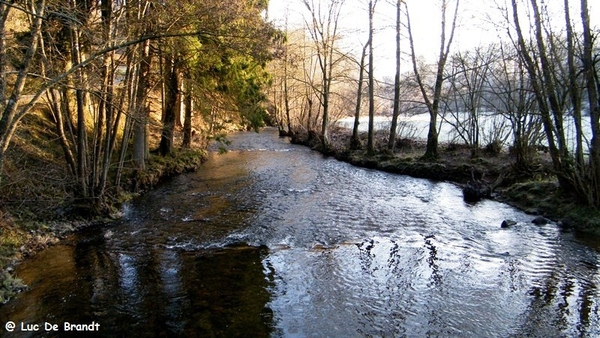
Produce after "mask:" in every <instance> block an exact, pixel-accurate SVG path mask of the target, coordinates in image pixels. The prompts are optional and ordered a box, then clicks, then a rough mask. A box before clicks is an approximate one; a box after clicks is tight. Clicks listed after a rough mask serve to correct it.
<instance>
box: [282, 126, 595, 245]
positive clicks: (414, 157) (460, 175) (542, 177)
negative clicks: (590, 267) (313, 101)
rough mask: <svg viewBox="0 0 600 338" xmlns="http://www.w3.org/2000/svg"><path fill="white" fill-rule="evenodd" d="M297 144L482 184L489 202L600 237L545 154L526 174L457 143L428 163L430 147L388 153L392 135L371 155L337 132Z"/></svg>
mask: <svg viewBox="0 0 600 338" xmlns="http://www.w3.org/2000/svg"><path fill="white" fill-rule="evenodd" d="M282 136H289V137H290V139H291V142H292V143H295V144H301V145H305V146H308V147H311V148H312V149H313V150H316V151H319V152H321V153H323V154H325V155H327V156H333V157H335V158H336V159H338V160H340V161H344V162H348V163H350V164H352V165H355V166H359V167H365V168H371V169H376V170H382V171H386V172H390V173H395V174H401V175H408V176H411V177H416V178H425V179H430V180H434V181H448V182H454V183H456V184H458V185H459V186H461V187H465V186H467V185H468V184H472V183H473V182H477V184H481V185H483V186H486V187H489V188H490V190H491V194H490V195H489V198H492V199H494V200H497V201H501V202H504V203H507V204H510V205H512V206H514V207H517V208H519V209H521V210H523V211H525V212H527V213H529V214H532V215H540V216H543V217H546V218H548V219H551V220H553V221H555V222H557V223H558V224H559V225H561V226H562V227H564V228H569V229H574V230H576V231H580V232H585V233H589V234H595V235H600V212H599V211H598V210H596V209H593V208H589V207H587V206H585V205H582V204H581V203H579V202H578V200H577V197H576V196H573V195H571V194H570V193H569V192H565V191H561V190H560V189H559V187H558V183H557V181H556V178H555V176H554V175H553V173H552V166H551V163H550V160H549V159H548V158H547V157H548V155H547V154H545V153H543V152H540V153H539V154H538V156H537V158H536V159H535V161H534V162H533V163H532V165H531V166H530V167H529V168H527V169H517V168H515V166H514V165H513V163H514V159H513V157H512V156H511V155H510V154H508V153H507V152H506V151H502V152H492V151H489V150H488V149H481V151H480V152H479V156H477V157H471V153H470V149H468V148H467V147H465V146H462V145H457V144H440V150H439V154H440V156H439V158H438V159H437V160H435V161H430V160H423V159H422V158H421V156H422V154H424V153H425V146H426V144H425V142H423V141H417V140H410V139H401V140H398V141H397V142H396V148H395V150H394V152H391V151H389V150H388V149H387V147H386V146H387V139H386V137H387V135H385V134H384V133H379V134H377V135H376V137H375V149H376V150H375V153H374V154H373V155H369V154H368V153H367V151H366V150H365V149H364V148H365V147H364V145H365V144H366V135H361V141H362V144H361V145H359V147H356V149H351V148H350V147H349V145H350V144H351V142H350V140H351V131H350V130H347V129H343V128H334V129H332V130H331V132H330V142H331V145H330V147H329V148H328V149H323V147H322V145H321V140H320V137H319V135H317V134H316V133H314V132H311V133H305V132H293V133H291V135H287V134H286V133H282Z"/></svg>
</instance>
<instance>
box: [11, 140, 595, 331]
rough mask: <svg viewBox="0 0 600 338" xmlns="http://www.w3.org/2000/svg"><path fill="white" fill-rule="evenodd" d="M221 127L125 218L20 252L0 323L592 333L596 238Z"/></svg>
mask: <svg viewBox="0 0 600 338" xmlns="http://www.w3.org/2000/svg"><path fill="white" fill-rule="evenodd" d="M230 139H231V140H232V141H233V145H232V146H231V147H230V148H231V150H230V151H229V152H228V153H227V154H224V155H218V154H217V153H212V154H211V155H210V159H209V161H208V162H207V163H206V164H205V165H204V166H203V167H202V168H201V169H200V170H199V171H198V172H197V173H193V174H188V175H183V176H180V177H177V178H176V179H174V180H173V181H171V182H169V183H168V184H165V185H162V186H161V187H159V188H158V189H156V190H154V191H152V192H150V193H148V194H146V195H145V196H144V197H142V198H140V199H138V200H136V201H135V202H134V203H132V204H131V205H128V206H127V208H126V209H125V218H124V219H123V220H122V221H120V222H116V223H115V224H112V225H109V226H107V227H97V228H92V229H87V230H85V231H83V232H82V233H79V234H77V235H76V236H74V237H72V238H70V239H69V240H67V241H66V242H65V243H63V244H61V245H58V246H56V247H53V248H50V249H48V250H45V251H43V252H42V253H40V254H39V255H37V256H36V257H35V258H33V259H30V260H28V261H26V262H24V263H23V264H22V265H21V266H20V267H19V269H18V271H17V274H18V276H19V277H21V278H22V279H23V280H24V282H25V283H26V284H27V285H28V286H29V287H30V289H29V291H26V292H24V293H22V294H20V295H19V296H18V297H17V298H16V299H15V300H13V301H12V302H10V303H8V304H7V305H4V306H3V307H2V308H0V321H2V322H1V324H2V325H4V323H5V322H7V321H9V320H10V321H14V322H15V323H17V325H18V324H19V323H21V322H23V323H28V324H32V323H39V324H43V323H44V322H49V323H58V324H59V325H60V330H61V331H62V329H63V326H62V325H63V323H64V322H70V323H92V322H94V323H99V324H100V327H99V332H97V333H95V335H96V336H105V337H121V336H122V337H138V336H141V337H154V336H158V337H161V336H163V337H173V336H180V337H190V336H197V337H236V336H242V337H267V336H274V337H280V336H282V337H403V336H407V337H522V336H527V337H579V336H583V337H597V336H600V311H599V308H600V290H599V287H600V273H599V268H600V253H599V247H598V241H597V239H596V240H588V241H585V239H582V238H577V237H575V236H574V235H573V234H571V233H563V232H561V230H560V229H559V228H557V227H556V226H555V225H552V224H550V225H546V226H541V227H540V226H536V225H534V224H531V219H532V218H533V217H532V216H529V215H526V214H524V213H522V212H520V211H518V210H515V209H513V208H511V207H509V206H507V205H504V204H500V203H496V202H492V201H484V202H481V203H478V204H475V205H469V204H466V203H464V202H463V200H462V198H461V192H460V189H458V188H457V187H456V186H454V185H452V184H448V183H435V182H431V181H427V180H420V179H413V178H410V177H405V176H398V175H392V174H388V173H383V172H378V171H373V170H367V169H361V168H356V167H353V166H350V165H348V164H346V163H342V162H338V161H336V160H334V159H331V158H324V157H323V156H321V155H320V154H318V153H315V152H312V151H310V150H309V149H307V148H305V147H301V146H294V145H290V144H288V143H287V142H286V141H285V140H283V139H279V138H278V137H277V134H276V131H274V130H265V131H263V132H261V133H260V134H256V133H240V134H236V135H233V136H231V137H230ZM504 219H512V220H515V221H517V222H518V224H517V225H515V226H514V227H512V228H509V229H502V228H500V223H501V222H502V220H504ZM16 331H20V330H19V329H17V330H16ZM0 333H1V334H2V335H5V336H10V337H13V336H17V337H28V336H64V335H65V334H64V332H59V333H57V334H56V333H55V334H52V333H45V332H41V331H40V332H14V333H12V334H10V335H9V334H7V333H6V331H4V329H3V328H2V329H0Z"/></svg>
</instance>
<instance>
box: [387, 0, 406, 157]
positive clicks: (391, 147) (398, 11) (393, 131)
mask: <svg viewBox="0 0 600 338" xmlns="http://www.w3.org/2000/svg"><path fill="white" fill-rule="evenodd" d="M402 2H403V1H402V0H398V2H397V3H396V75H395V76H394V99H393V100H394V107H393V110H392V123H391V125H390V138H389V140H388V149H389V150H390V151H392V152H393V151H394V147H395V146H396V133H397V130H398V116H399V115H400V58H401V55H400V52H401V49H400V38H401V31H400V26H401V24H402V20H401V17H402V11H401V7H402Z"/></svg>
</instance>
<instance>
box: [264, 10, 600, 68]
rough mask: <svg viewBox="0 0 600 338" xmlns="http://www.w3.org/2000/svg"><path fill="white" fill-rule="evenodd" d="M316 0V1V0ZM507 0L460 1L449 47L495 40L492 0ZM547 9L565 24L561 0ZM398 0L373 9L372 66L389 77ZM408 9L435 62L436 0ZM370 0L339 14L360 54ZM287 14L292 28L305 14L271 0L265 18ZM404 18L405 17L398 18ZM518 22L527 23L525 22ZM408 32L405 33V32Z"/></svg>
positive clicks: (497, 27) (497, 22)
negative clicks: (373, 49)
mask: <svg viewBox="0 0 600 338" xmlns="http://www.w3.org/2000/svg"><path fill="white" fill-rule="evenodd" d="M314 1H318V0H314ZM505 1H506V0H461V2H460V9H459V22H458V27H457V31H456V36H455V40H454V43H453V46H452V47H453V48H452V50H454V51H456V50H466V49H471V48H474V47H476V46H478V45H485V44H488V43H492V42H497V41H499V40H500V39H501V37H500V36H502V38H504V35H505V34H506V28H505V27H506V23H504V20H502V15H501V12H500V11H499V10H498V9H497V8H498V5H497V4H496V3H500V4H504V3H505ZM569 1H570V5H571V6H572V10H571V17H572V19H573V20H579V18H580V9H579V3H580V1H579V0H569ZM545 2H546V3H548V11H549V13H551V17H552V18H556V20H557V25H558V26H559V27H564V11H563V10H562V5H563V0H546V1H545ZM588 2H589V6H590V17H591V20H592V26H597V25H598V24H599V22H598V18H600V3H599V2H600V1H598V0H588ZM395 3H396V0H379V2H378V4H377V7H376V14H375V28H376V30H377V33H376V35H375V37H374V43H375V45H374V48H375V52H374V57H375V59H376V62H375V67H376V69H375V70H376V74H377V76H378V77H383V76H389V77H393V73H394V69H395V68H394V55H395V54H394V53H395V27H394V25H395V20H396V9H395ZM407 3H408V8H409V11H410V17H411V23H412V31H413V34H414V40H415V48H416V52H417V54H418V55H419V56H421V57H424V58H425V59H427V60H428V61H433V60H435V59H436V58H437V56H438V55H437V54H438V53H439V36H440V29H441V26H440V19H441V14H440V10H439V3H440V0H407ZM451 3H452V7H451V8H452V9H451V10H450V12H449V13H447V20H448V26H449V25H450V20H451V18H452V14H453V9H454V7H453V6H454V1H451ZM367 8H368V0H346V1H345V3H344V12H343V18H342V23H341V25H342V34H343V35H344V38H345V41H346V43H345V45H348V46H352V47H348V48H353V49H354V50H356V52H355V53H356V54H359V52H358V50H359V49H360V45H361V44H363V43H364V42H365V41H366V40H367V29H368V10H367ZM286 13H288V15H287V16H288V25H289V27H290V28H298V27H301V26H302V25H303V24H304V17H303V15H306V14H307V11H306V9H305V7H304V6H303V5H302V3H301V0H270V2H269V18H270V19H271V20H272V21H273V22H274V23H275V24H276V25H278V26H279V27H282V28H283V27H284V26H285V20H286ZM402 20H403V22H404V21H405V17H404V16H403V18H402ZM521 24H522V25H524V24H525V22H524V21H523V22H522V23H521ZM404 33H406V32H404ZM401 45H402V51H403V53H408V52H409V44H408V40H403V41H402V42H401ZM402 67H403V69H405V70H409V69H411V67H412V66H411V65H410V64H409V63H408V62H404V63H403V66H402Z"/></svg>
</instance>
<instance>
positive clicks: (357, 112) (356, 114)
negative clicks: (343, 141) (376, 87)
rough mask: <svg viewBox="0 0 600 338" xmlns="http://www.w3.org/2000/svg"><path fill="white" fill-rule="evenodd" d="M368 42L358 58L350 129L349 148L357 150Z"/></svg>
mask: <svg viewBox="0 0 600 338" xmlns="http://www.w3.org/2000/svg"><path fill="white" fill-rule="evenodd" d="M368 46H369V42H368V41H367V43H366V44H365V45H364V46H363V50H362V55H361V57H360V69H359V73H358V89H357V91H356V109H355V110H354V127H353V128H352V141H351V144H350V147H351V148H352V149H358V148H359V147H360V139H359V137H358V126H359V124H360V107H361V105H362V91H363V88H362V87H363V82H364V74H365V59H366V57H367V47H368Z"/></svg>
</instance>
